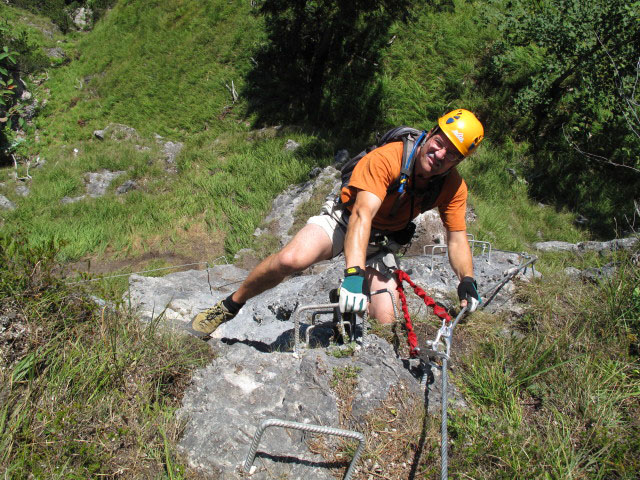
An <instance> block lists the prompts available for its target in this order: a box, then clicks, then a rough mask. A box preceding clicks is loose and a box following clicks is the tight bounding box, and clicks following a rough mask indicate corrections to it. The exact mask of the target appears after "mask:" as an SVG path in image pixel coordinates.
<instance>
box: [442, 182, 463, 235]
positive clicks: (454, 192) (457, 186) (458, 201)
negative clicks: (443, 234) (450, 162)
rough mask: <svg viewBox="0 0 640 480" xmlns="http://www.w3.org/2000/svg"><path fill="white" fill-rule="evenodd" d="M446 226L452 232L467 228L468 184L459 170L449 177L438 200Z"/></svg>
mask: <svg viewBox="0 0 640 480" xmlns="http://www.w3.org/2000/svg"><path fill="white" fill-rule="evenodd" d="M436 205H438V210H439V211H440V218H441V219H442V223H443V225H444V228H446V229H447V230H448V231H450V232H460V231H463V230H466V229H467V224H466V222H465V215H466V213H467V184H466V183H465V181H464V180H463V179H462V177H461V176H460V174H459V173H458V171H457V170H453V171H452V172H451V174H449V176H448V177H447V180H446V181H445V184H444V187H443V189H442V192H440V195H439V196H438V199H437V200H436Z"/></svg>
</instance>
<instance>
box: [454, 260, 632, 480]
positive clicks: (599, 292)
mask: <svg viewBox="0 0 640 480" xmlns="http://www.w3.org/2000/svg"><path fill="white" fill-rule="evenodd" d="M619 261H620V262H621V263H620V267H619V270H618V273H617V275H616V276H615V277H614V278H611V279H609V280H604V281H603V282H602V283H601V284H599V285H595V284H582V283H578V282H570V283H567V279H566V277H565V276H564V275H563V274H562V273H555V274H554V273H552V274H549V275H548V276H547V277H548V278H546V279H544V280H538V281H535V282H532V283H531V284H529V285H524V286H522V287H521V288H522V289H523V292H524V293H523V294H522V296H523V298H521V300H522V302H523V304H524V305H525V310H526V312H525V314H524V316H523V317H522V318H520V319H516V320H515V321H514V322H513V323H512V325H511V327H510V329H512V330H513V331H514V332H515V334H514V335H505V334H504V330H503V327H500V328H499V329H498V328H496V329H495V331H493V332H487V330H486V329H481V330H476V328H477V327H476V326H475V325H474V324H473V323H471V324H469V325H465V327H464V328H465V330H466V332H467V333H470V334H471V335H472V336H474V337H475V338H474V341H473V342H472V344H473V345H474V347H473V349H472V352H470V353H469V354H468V355H467V356H466V357H465V358H463V359H462V364H463V371H462V373H461V374H460V375H459V376H458V377H457V384H458V386H459V387H460V388H461V389H462V391H463V393H464V395H465V398H466V399H467V401H468V403H469V404H470V408H469V409H468V410H466V411H454V412H452V418H451V427H450V429H451V431H452V433H451V437H452V444H453V447H452V460H451V465H452V466H453V467H454V470H453V474H454V475H455V473H456V472H458V473H460V474H462V473H464V475H468V476H471V477H472V478H635V476H636V474H637V471H638V467H639V465H638V461H637V456H635V455H634V454H633V453H632V452H634V451H636V450H637V449H638V445H639V444H640V443H639V442H640V430H639V429H638V425H637V422H636V421H635V420H634V418H636V417H637V414H638V407H639V405H640V403H639V400H640V375H638V372H639V370H638V360H639V358H638V352H637V338H638V332H639V329H640V317H639V315H640V304H638V296H637V295H635V296H634V293H633V292H634V286H635V285H637V284H638V281H639V280H640V270H639V269H638V266H637V265H634V264H633V262H632V261H630V260H629V259H628V258H626V259H624V258H623V259H619ZM474 330H476V331H475V332H474Z"/></svg>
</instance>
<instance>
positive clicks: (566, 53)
mask: <svg viewBox="0 0 640 480" xmlns="http://www.w3.org/2000/svg"><path fill="white" fill-rule="evenodd" d="M495 3H497V4H500V3H501V2H495ZM509 5H510V8H509V9H505V10H504V12H503V13H501V14H499V16H500V17H501V18H502V20H501V21H500V22H499V24H500V25H501V38H500V39H499V40H498V41H496V42H495V43H494V44H493V45H492V47H491V48H490V50H489V51H488V53H487V55H486V56H485V59H484V65H483V69H482V70H481V72H480V74H479V77H480V79H481V82H482V85H483V88H484V89H485V90H486V91H487V93H488V95H487V108H488V109H490V110H491V111H492V112H493V115H492V117H491V124H490V127H491V130H492V131H493V132H494V138H497V139H505V138H507V137H509V136H515V137H516V138H519V139H526V140H527V141H529V142H530V144H531V153H532V155H531V162H530V163H529V164H527V165H525V167H526V169H527V171H528V177H529V180H530V183H531V192H532V193H533V194H534V195H535V196H537V197H539V198H541V199H551V200H552V201H554V202H556V203H557V204H560V205H566V206H569V207H571V208H574V209H577V210H578V211H580V212H582V213H583V214H585V215H587V216H588V217H589V219H590V220H592V223H591V227H593V228H594V229H596V230H599V231H600V232H602V233H606V234H608V235H611V230H613V229H615V228H616V222H618V223H617V226H618V227H619V226H621V225H624V224H625V218H624V216H625V214H628V213H629V212H631V211H633V208H632V206H633V198H634V196H636V195H637V192H638V191H640V157H638V155H637V153H636V152H637V151H638V149H640V128H639V127H640V122H638V114H639V113H640V112H639V110H640V109H639V107H638V103H637V99H636V98H635V95H636V93H635V82H636V81H637V77H638V74H639V73H640V64H639V63H638V62H639V61H640V37H638V35H637V28H636V27H637V23H638V21H639V20H640V16H639V15H640V14H639V11H638V9H637V8H633V7H632V6H630V5H629V3H628V2H624V1H622V0H613V1H609V0H606V1H605V0H598V1H594V2H580V1H578V0H560V1H555V2H551V1H544V2H540V3H537V4H531V3H530V2H523V1H515V2H510V3H509ZM496 134H497V135H496Z"/></svg>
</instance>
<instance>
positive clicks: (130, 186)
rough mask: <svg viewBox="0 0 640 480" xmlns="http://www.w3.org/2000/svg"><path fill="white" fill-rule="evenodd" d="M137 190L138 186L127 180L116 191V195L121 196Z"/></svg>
mask: <svg viewBox="0 0 640 480" xmlns="http://www.w3.org/2000/svg"><path fill="white" fill-rule="evenodd" d="M136 188H138V184H137V183H136V182H135V181H133V180H127V181H126V182H124V183H123V184H122V185H120V186H119V187H118V188H117V189H116V195H123V194H125V193H127V192H129V191H131V190H135V189H136Z"/></svg>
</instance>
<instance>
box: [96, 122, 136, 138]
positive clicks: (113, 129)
mask: <svg viewBox="0 0 640 480" xmlns="http://www.w3.org/2000/svg"><path fill="white" fill-rule="evenodd" d="M96 132H102V138H103V139H104V138H107V137H108V138H110V139H111V140H139V139H140V136H139V135H138V131H137V130H136V129H135V128H133V127H129V126H128V125H123V124H121V123H110V124H109V125H107V126H106V127H105V128H104V129H103V130H96V131H95V132H93V134H94V135H96ZM96 136H97V135H96ZM98 138H100V137H98Z"/></svg>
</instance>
